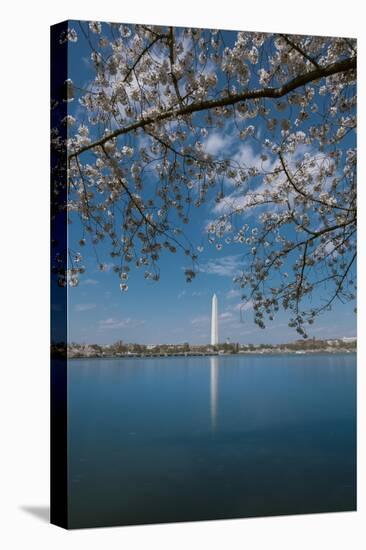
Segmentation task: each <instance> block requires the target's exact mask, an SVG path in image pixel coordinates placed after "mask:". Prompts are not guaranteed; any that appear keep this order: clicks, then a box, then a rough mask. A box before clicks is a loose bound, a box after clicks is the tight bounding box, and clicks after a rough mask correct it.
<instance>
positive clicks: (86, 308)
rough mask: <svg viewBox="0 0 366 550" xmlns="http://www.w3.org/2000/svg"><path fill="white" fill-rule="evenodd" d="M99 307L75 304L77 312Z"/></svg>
mask: <svg viewBox="0 0 366 550" xmlns="http://www.w3.org/2000/svg"><path fill="white" fill-rule="evenodd" d="M95 307H97V304H75V308H74V309H75V311H89V310H90V309H94V308H95Z"/></svg>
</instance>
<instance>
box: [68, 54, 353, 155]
mask: <svg viewBox="0 0 366 550" xmlns="http://www.w3.org/2000/svg"><path fill="white" fill-rule="evenodd" d="M355 69H356V58H355V57H351V58H349V59H343V60H342V61H337V62H335V63H331V64H330V65H328V66H327V67H320V68H319V69H314V70H313V71H309V72H308V73H305V74H302V75H300V76H297V77H295V78H293V79H292V80H290V81H289V82H287V83H286V84H284V85H283V86H280V87H278V88H262V89H257V90H252V91H246V92H243V93H241V94H235V95H229V96H227V97H222V98H219V99H207V100H205V101H201V102H199V103H191V104H189V105H187V106H185V107H181V108H179V109H169V110H168V111H162V112H161V113H160V114H159V115H157V116H154V117H152V116H150V117H146V118H141V120H139V121H137V122H134V123H133V124H130V125H129V126H125V127H123V128H119V129H118V130H115V131H114V132H111V133H110V134H109V135H108V136H105V137H103V138H101V139H98V140H96V141H94V142H92V143H90V144H89V145H85V146H84V147H81V148H80V149H78V150H77V151H74V152H72V153H70V155H69V159H71V158H73V157H75V156H77V155H80V154H81V153H84V152H85V151H89V150H90V149H93V148H94V147H98V146H101V145H104V144H105V143H106V142H107V141H109V140H111V139H113V138H116V137H118V136H121V135H124V134H128V133H129V132H133V131H134V130H138V129H139V128H144V127H145V126H148V125H149V124H154V123H156V122H160V121H162V120H167V119H170V118H172V117H174V118H177V117H180V116H185V115H190V114H192V113H196V112H200V111H205V110H208V109H214V108H216V107H227V106H230V105H235V104H236V103H240V102H243V101H248V100H250V99H261V98H262V99H263V98H271V99H278V98H281V97H283V96H285V95H286V94H288V93H289V92H292V91H294V90H296V89H297V88H300V87H301V86H304V85H305V84H308V83H310V82H313V81H314V80H319V79H321V78H325V77H327V76H332V75H334V74H338V73H342V72H348V71H352V70H355Z"/></svg>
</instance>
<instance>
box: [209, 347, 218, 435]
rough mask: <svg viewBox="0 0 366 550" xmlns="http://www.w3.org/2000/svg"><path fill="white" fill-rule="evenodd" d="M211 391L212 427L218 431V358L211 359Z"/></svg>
mask: <svg viewBox="0 0 366 550" xmlns="http://www.w3.org/2000/svg"><path fill="white" fill-rule="evenodd" d="M210 381H211V384H210V390H211V427H212V430H213V431H215V429H216V422H217V392H218V384H219V359H218V357H217V356H214V357H210Z"/></svg>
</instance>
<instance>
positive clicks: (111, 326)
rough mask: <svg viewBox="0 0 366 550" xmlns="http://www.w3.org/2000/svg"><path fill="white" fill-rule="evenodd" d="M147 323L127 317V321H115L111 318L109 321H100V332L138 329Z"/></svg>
mask: <svg viewBox="0 0 366 550" xmlns="http://www.w3.org/2000/svg"><path fill="white" fill-rule="evenodd" d="M144 323H145V321H144V320H139V319H131V318H130V317H127V318H126V319H115V318H113V317H109V318H108V319H102V320H101V321H99V329H100V330H115V329H120V328H136V327H139V326H141V325H143V324H144Z"/></svg>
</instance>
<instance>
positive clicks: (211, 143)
mask: <svg viewBox="0 0 366 550" xmlns="http://www.w3.org/2000/svg"><path fill="white" fill-rule="evenodd" d="M232 142H233V136H232V135H230V134H219V133H218V132H215V133H213V134H210V135H209V136H208V138H207V140H206V141H205V151H206V153H208V154H210V155H217V153H225V152H227V150H228V149H229V148H230V147H231V144H232Z"/></svg>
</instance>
